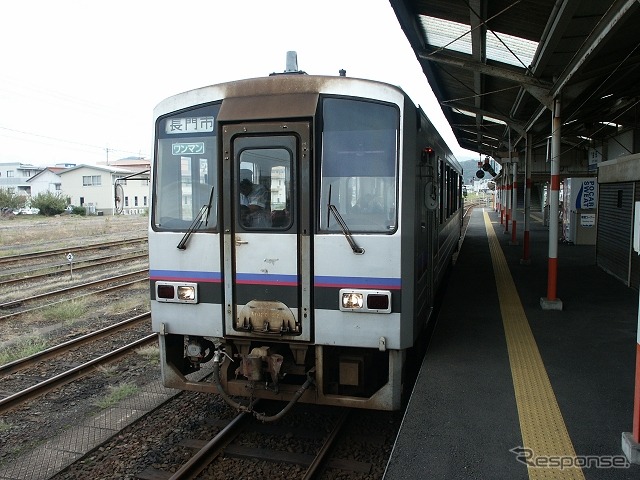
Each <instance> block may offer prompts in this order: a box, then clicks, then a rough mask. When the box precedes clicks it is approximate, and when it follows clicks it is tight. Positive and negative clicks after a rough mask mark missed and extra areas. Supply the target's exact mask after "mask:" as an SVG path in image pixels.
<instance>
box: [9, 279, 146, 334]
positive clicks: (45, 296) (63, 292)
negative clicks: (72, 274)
mask: <svg viewBox="0 0 640 480" xmlns="http://www.w3.org/2000/svg"><path fill="white" fill-rule="evenodd" d="M135 277H141V278H135ZM132 278H133V280H131V279H132ZM148 279H149V270H148V269H143V270H137V271H135V272H130V273H125V274H122V275H117V276H114V277H107V278H103V279H100V280H95V281H92V282H87V283H83V284H80V285H74V286H71V287H66V288H61V289H58V290H55V291H52V292H47V293H42V294H37V295H30V296H27V297H23V298H21V299H17V300H10V301H8V302H4V303H0V310H11V309H13V310H14V311H12V312H10V313H7V314H6V315H2V316H0V322H2V321H4V320H8V319H10V318H15V317H16V316H18V315H24V314H25V313H30V312H33V311H35V310H38V309H41V308H45V307H49V306H51V305H54V304H56V303H59V302H64V301H69V300H75V299H78V298H81V297H86V296H88V295H97V294H103V293H106V292H110V291H112V290H116V289H121V288H125V287H128V286H130V285H132V284H134V283H139V282H144V281H147V280H148ZM124 280H128V281H126V282H123V281H124ZM114 282H115V283H116V285H111V286H109V287H107V288H103V289H100V290H93V289H95V288H97V287H100V286H101V285H105V284H112V283H114ZM79 290H90V291H89V292H88V293H84V294H82V295H76V296H75V297H71V298H69V297H68V295H69V294H70V293H73V292H76V291H79ZM61 296H65V298H63V299H61V300H60V299H59V300H57V301H47V300H49V299H51V298H55V297H61ZM43 300H45V303H42V304H40V305H37V306H35V307H31V308H25V309H20V310H17V309H18V308H20V307H23V306H25V305H31V304H34V303H36V302H38V301H43Z"/></svg>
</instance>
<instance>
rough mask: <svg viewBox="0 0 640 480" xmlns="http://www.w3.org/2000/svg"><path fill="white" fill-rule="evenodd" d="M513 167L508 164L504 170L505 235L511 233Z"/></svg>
mask: <svg viewBox="0 0 640 480" xmlns="http://www.w3.org/2000/svg"><path fill="white" fill-rule="evenodd" d="M510 167H511V165H510V164H509V163H506V164H505V165H504V167H503V169H504V172H505V173H504V181H505V182H506V183H505V189H506V190H505V196H504V199H505V206H504V233H509V220H510V219H511V178H510V176H509V173H510Z"/></svg>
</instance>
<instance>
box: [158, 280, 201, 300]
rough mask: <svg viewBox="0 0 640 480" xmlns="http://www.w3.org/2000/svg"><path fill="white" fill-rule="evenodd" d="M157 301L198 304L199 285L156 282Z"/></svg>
mask: <svg viewBox="0 0 640 480" xmlns="http://www.w3.org/2000/svg"><path fill="white" fill-rule="evenodd" d="M156 300H157V301H158V302H169V303H198V284H197V283H189V282H156Z"/></svg>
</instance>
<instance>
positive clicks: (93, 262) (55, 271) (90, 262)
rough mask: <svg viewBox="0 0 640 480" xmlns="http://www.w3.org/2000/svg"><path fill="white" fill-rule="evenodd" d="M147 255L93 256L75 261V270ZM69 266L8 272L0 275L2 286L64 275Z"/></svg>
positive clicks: (48, 266)
mask: <svg viewBox="0 0 640 480" xmlns="http://www.w3.org/2000/svg"><path fill="white" fill-rule="evenodd" d="M147 256H148V254H147V253H143V254H139V253H136V254H133V255H131V254H123V255H119V256H118V258H114V256H113V255H110V256H108V257H106V256H105V257H99V258H91V259H86V260H81V261H79V262H74V264H73V270H74V272H77V271H79V270H86V269H89V268H96V267H103V266H105V265H110V264H112V263H120V262H124V261H128V260H138V259H141V258H146V257H147ZM85 264H86V265H85ZM68 267H69V263H59V264H55V265H40V266H39V267H36V268H33V269H31V270H24V271H22V272H14V273H8V274H5V275H0V286H3V285H11V284H14V283H20V282H28V281H31V280H37V279H39V278H44V277H54V276H57V275H64V274H66V273H67V268H68ZM46 269H49V270H51V271H48V272H46V273H39V274H36V275H27V276H24V277H16V278H9V279H7V280H2V278H3V277H11V276H16V275H21V274H25V273H26V274H28V273H29V271H32V272H35V271H42V270H46Z"/></svg>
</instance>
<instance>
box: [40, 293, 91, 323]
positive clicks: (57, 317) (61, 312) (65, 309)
mask: <svg viewBox="0 0 640 480" xmlns="http://www.w3.org/2000/svg"><path fill="white" fill-rule="evenodd" d="M86 311H87V301H86V299H85V298H79V299H76V300H71V301H70V302H61V303H57V304H56V305H52V306H51V307H49V308H46V309H44V310H43V312H42V316H43V317H44V318H45V320H49V321H55V322H68V321H69V320H76V319H77V318H79V317H82V316H83V315H84V314H85V313H86Z"/></svg>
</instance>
